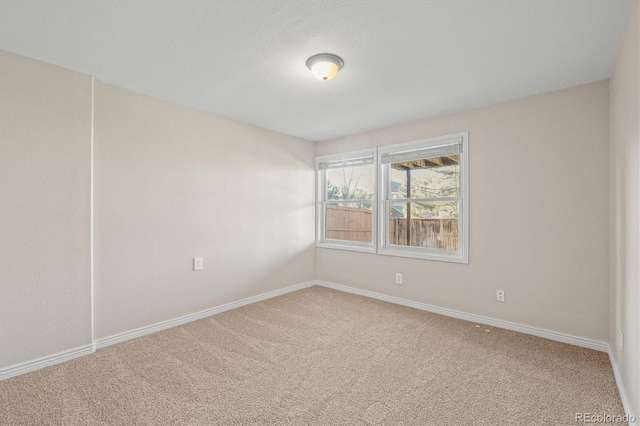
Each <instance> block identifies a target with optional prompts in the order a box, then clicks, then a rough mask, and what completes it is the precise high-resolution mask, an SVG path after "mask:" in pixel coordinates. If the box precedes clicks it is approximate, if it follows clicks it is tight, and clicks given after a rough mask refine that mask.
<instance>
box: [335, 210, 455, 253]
mask: <svg viewBox="0 0 640 426" xmlns="http://www.w3.org/2000/svg"><path fill="white" fill-rule="evenodd" d="M325 221H326V223H325V232H326V235H325V238H328V239H336V240H346V241H371V210H366V209H359V208H354V207H341V206H335V205H329V206H327V207H326V214H325ZM406 222H407V219H406V218H397V217H394V218H390V219H389V242H390V243H391V244H393V245H403V246H404V245H406V226H407V225H406ZM411 246H413V247H430V248H441V249H447V250H457V249H458V221H457V219H411Z"/></svg>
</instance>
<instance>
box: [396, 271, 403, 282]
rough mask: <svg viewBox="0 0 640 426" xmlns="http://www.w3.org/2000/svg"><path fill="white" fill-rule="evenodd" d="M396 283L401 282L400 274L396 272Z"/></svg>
mask: <svg viewBox="0 0 640 426" xmlns="http://www.w3.org/2000/svg"><path fill="white" fill-rule="evenodd" d="M396 284H402V274H401V273H399V272H396Z"/></svg>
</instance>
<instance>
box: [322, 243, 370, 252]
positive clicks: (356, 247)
mask: <svg viewBox="0 0 640 426" xmlns="http://www.w3.org/2000/svg"><path fill="white" fill-rule="evenodd" d="M316 247H318V248H327V249H332V250H347V251H357V252H360V253H375V252H376V248H375V247H373V245H366V244H345V243H338V242H335V243H332V242H327V241H323V242H317V243H316Z"/></svg>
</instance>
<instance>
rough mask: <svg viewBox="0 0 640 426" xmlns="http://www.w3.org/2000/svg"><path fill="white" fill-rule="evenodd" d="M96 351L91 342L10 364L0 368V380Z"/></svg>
mask: <svg viewBox="0 0 640 426" xmlns="http://www.w3.org/2000/svg"><path fill="white" fill-rule="evenodd" d="M95 351H96V349H95V346H94V345H93V344H90V345H85V346H80V347H78V348H74V349H70V350H68V351H62V352H58V353H56V354H53V355H47V356H43V357H41V358H36V359H33V360H31V361H26V362H21V363H20V364H15V365H10V366H9V367H5V368H2V369H0V380H5V379H10V378H11V377H15V376H19V375H21V374H25V373H29V372H31V371H35V370H39V369H41V368H44V367H49V366H51V365H56V364H60V363H61V362H65V361H70V360H72V359H74V358H79V357H81V356H85V355H89V354H92V353H94V352H95Z"/></svg>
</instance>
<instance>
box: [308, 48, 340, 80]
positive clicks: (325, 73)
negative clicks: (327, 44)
mask: <svg viewBox="0 0 640 426" xmlns="http://www.w3.org/2000/svg"><path fill="white" fill-rule="evenodd" d="M343 66H344V62H343V61H342V59H340V58H339V57H337V56H336V55H332V54H331V53H320V54H319V55H313V56H312V57H310V58H309V59H307V68H309V69H310V70H311V72H312V73H313V75H315V76H316V78H317V79H318V80H325V81H326V80H331V79H332V78H333V77H335V76H336V74H338V71H340V68H342V67H343Z"/></svg>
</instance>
